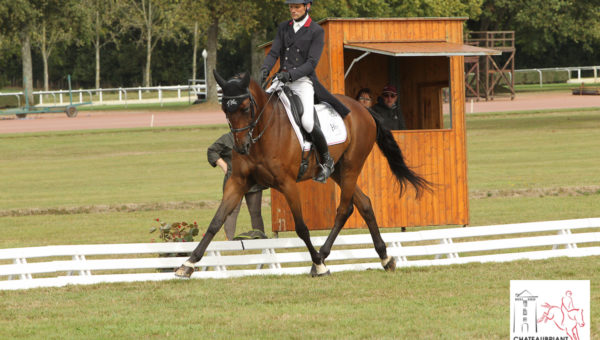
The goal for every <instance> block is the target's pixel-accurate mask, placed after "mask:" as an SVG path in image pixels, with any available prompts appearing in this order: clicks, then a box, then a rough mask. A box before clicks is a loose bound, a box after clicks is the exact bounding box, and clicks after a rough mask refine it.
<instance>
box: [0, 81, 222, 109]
mask: <svg viewBox="0 0 600 340" xmlns="http://www.w3.org/2000/svg"><path fill="white" fill-rule="evenodd" d="M217 91H218V96H219V98H220V97H221V91H220V88H219V87H218V86H217ZM167 92H172V93H175V92H176V95H169V96H165V95H164V94H165V93H167ZM71 93H72V95H73V103H84V102H86V103H88V102H91V104H92V105H114V104H117V105H127V104H137V103H161V104H162V103H165V102H173V101H188V102H194V101H195V100H196V99H198V98H199V97H200V96H203V98H206V85H205V84H204V83H194V84H189V85H171V86H151V87H141V86H140V87H117V88H104V89H102V88H101V89H79V90H72V91H71ZM132 94H134V95H133V96H134V98H132ZM33 95H34V96H35V97H36V98H38V103H37V105H39V106H52V105H65V103H66V102H68V101H69V90H53V91H34V92H33ZM107 95H109V96H110V97H111V99H108V100H106V99H105V97H106V96H107ZM0 96H10V97H12V96H15V97H16V98H17V105H18V107H21V104H22V98H23V96H24V94H23V92H11V93H0ZM115 96H116V97H117V98H116V99H115V98H112V97H115ZM48 98H52V99H51V100H50V102H49V101H48Z"/></svg>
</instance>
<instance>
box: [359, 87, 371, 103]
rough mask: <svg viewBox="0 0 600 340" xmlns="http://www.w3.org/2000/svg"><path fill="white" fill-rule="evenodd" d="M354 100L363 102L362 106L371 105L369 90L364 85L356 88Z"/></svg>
mask: <svg viewBox="0 0 600 340" xmlns="http://www.w3.org/2000/svg"><path fill="white" fill-rule="evenodd" d="M356 100H357V101H358V102H359V103H361V104H363V106H364V107H366V108H370V107H371V105H373V104H372V100H371V90H370V89H369V88H366V87H365V88H362V89H360V90H358V93H357V94H356Z"/></svg>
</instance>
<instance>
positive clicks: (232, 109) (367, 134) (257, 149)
mask: <svg viewBox="0 0 600 340" xmlns="http://www.w3.org/2000/svg"><path fill="white" fill-rule="evenodd" d="M214 76H215V79H216V81H217V83H218V84H219V85H220V86H221V88H222V90H223V97H222V109H223V111H224V113H225V115H226V118H227V121H228V124H229V127H230V130H231V132H232V133H233V136H234V147H233V148H234V151H235V152H234V153H233V156H232V174H231V177H230V178H229V179H228V180H227V183H226V185H225V189H224V192H223V199H222V201H221V204H220V205H219V208H218V209H217V212H216V213H215V216H214V217H213V219H212V221H211V222H210V225H209V226H208V229H207V231H206V233H205V234H204V236H203V237H202V240H201V241H200V243H199V244H198V246H197V247H196V248H195V249H194V251H193V252H192V254H191V256H190V258H189V259H188V260H187V261H186V262H185V263H184V264H182V265H181V267H179V268H178V269H177V270H176V271H175V275H176V276H178V277H184V278H189V277H190V276H191V275H192V273H193V272H194V267H195V264H196V263H197V262H199V261H200V260H201V259H202V256H203V255H204V252H205V250H206V248H207V247H208V245H209V243H210V242H211V240H212V239H213V237H214V236H215V234H216V233H217V232H218V231H219V229H220V228H221V226H222V225H223V223H224V221H225V217H226V216H228V215H229V213H230V212H231V211H232V210H233V209H234V208H235V207H236V206H237V204H238V203H239V202H240V200H241V199H242V196H243V194H244V193H245V192H247V190H248V189H249V188H250V187H252V186H253V185H254V184H260V185H263V186H266V187H270V188H274V189H276V190H278V191H280V192H281V193H282V194H283V195H284V196H285V198H286V201H287V203H288V205H289V207H290V210H291V212H292V215H293V219H294V224H295V230H296V234H297V235H298V237H300V238H301V239H302V240H303V241H304V243H305V244H306V247H307V248H308V251H309V253H310V256H311V259H312V262H313V265H312V268H311V275H312V276H322V275H329V270H328V269H327V267H326V266H325V262H324V261H325V259H326V258H327V256H329V253H330V251H331V247H332V246H333V243H334V241H335V239H336V237H337V236H338V234H339V232H340V230H341V229H342V227H343V226H344V224H345V223H346V220H347V219H348V218H349V217H350V215H351V214H352V212H353V209H354V208H353V205H355V206H356V207H357V208H358V211H359V213H360V214H361V216H362V217H363V219H364V220H365V222H366V223H367V226H368V228H369V232H370V233H371V237H372V238H373V244H374V246H375V250H376V251H377V254H378V255H379V258H380V259H381V263H382V266H383V267H384V269H385V270H386V271H393V270H395V268H396V261H395V260H394V258H393V257H391V256H388V255H387V252H386V245H385V243H384V241H383V239H382V238H381V234H380V233H379V227H378V225H377V221H376V220H375V214H374V212H373V208H372V206H371V201H370V199H369V198H368V197H367V196H366V195H365V194H364V193H363V192H362V191H361V190H360V188H359V187H358V186H357V185H356V182H357V179H358V176H359V174H360V172H361V170H362V168H363V164H364V163H365V160H366V159H367V156H368V155H369V153H370V152H371V149H372V148H373V145H374V144H375V142H377V145H378V146H379V148H380V149H381V151H382V153H383V154H384V156H385V157H386V158H387V161H388V165H389V167H390V169H391V170H392V173H393V174H394V177H395V178H396V180H397V181H398V183H399V186H400V195H401V194H402V192H403V190H404V189H405V187H406V185H407V184H408V183H410V184H411V185H412V186H414V188H415V190H416V193H417V196H418V195H419V193H420V192H421V191H422V190H423V189H429V187H430V186H429V182H428V181H427V180H425V179H424V178H422V177H420V176H419V175H418V174H416V173H415V172H413V171H412V170H411V169H410V168H409V167H408V166H407V165H406V163H405V162H404V157H403V156H402V152H401V150H400V148H399V146H398V144H397V143H396V141H395V140H394V138H393V136H392V134H391V132H390V131H388V130H386V129H385V128H384V127H383V126H382V125H381V122H379V121H377V120H376V119H375V118H374V117H373V116H372V115H371V114H370V113H369V111H368V110H367V109H366V108H365V107H364V106H362V105H361V104H360V103H358V102H357V101H355V100H354V99H352V98H350V97H346V96H342V95H336V97H337V98H338V99H339V100H340V101H341V102H342V103H343V104H344V105H345V106H346V107H347V108H348V109H350V113H348V114H347V115H346V116H345V117H344V124H345V125H346V129H347V131H348V134H347V135H348V136H347V139H346V141H345V142H343V143H341V144H337V145H332V146H330V147H329V151H330V154H331V156H332V157H333V158H334V160H335V170H334V172H333V174H332V175H331V178H332V179H333V180H334V181H335V182H336V183H337V184H338V185H339V187H340V190H341V194H340V204H339V206H338V207H337V211H336V216H335V221H334V225H333V228H332V230H331V232H330V234H329V236H328V238H327V240H326V241H325V243H324V244H323V246H322V247H321V248H320V249H319V251H317V250H316V249H315V247H314V246H313V245H312V243H311V240H310V233H309V230H308V227H307V226H306V224H305V223H304V219H303V217H302V209H301V205H300V193H299V191H298V187H297V184H296V182H297V180H298V181H304V180H308V179H311V178H313V177H314V176H315V175H316V174H317V173H318V166H319V165H318V163H317V161H316V155H314V151H310V152H311V154H310V157H309V165H308V169H307V171H306V172H305V173H304V175H303V176H301V178H299V179H298V178H297V177H298V173H299V168H300V162H301V159H302V147H301V146H300V144H299V142H298V138H297V137H296V135H295V133H294V131H293V128H292V125H291V123H290V121H289V119H288V116H287V114H286V113H285V111H284V110H285V108H284V106H283V104H282V103H281V101H279V100H277V99H278V96H277V94H275V91H274V92H272V93H271V94H269V93H267V92H265V91H264V90H263V88H262V87H261V86H260V85H259V84H258V83H256V82H255V81H254V80H252V81H251V80H250V76H249V74H248V73H245V74H244V75H243V76H240V75H238V76H235V77H233V78H231V79H229V80H228V81H226V80H225V79H223V78H222V77H221V76H220V75H219V74H218V73H217V71H216V70H214ZM305 114H311V113H305ZM304 199H307V198H306V197H305V198H304Z"/></svg>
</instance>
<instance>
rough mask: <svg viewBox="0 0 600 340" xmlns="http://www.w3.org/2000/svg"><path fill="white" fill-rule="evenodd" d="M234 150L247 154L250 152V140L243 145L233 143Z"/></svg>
mask: <svg viewBox="0 0 600 340" xmlns="http://www.w3.org/2000/svg"><path fill="white" fill-rule="evenodd" d="M233 150H235V152H237V153H239V154H240V155H247V154H248V153H249V152H250V142H244V143H242V146H241V147H240V146H238V145H237V144H235V145H233Z"/></svg>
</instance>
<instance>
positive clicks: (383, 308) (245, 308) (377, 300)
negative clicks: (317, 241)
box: [0, 110, 600, 339]
mask: <svg viewBox="0 0 600 340" xmlns="http://www.w3.org/2000/svg"><path fill="white" fill-rule="evenodd" d="M467 126H468V137H467V143H468V160H469V169H468V172H469V190H470V192H471V196H472V197H473V198H472V199H471V200H470V213H471V225H490V224H503V223H518V222H527V221H541V220H559V219H569V218H585V217H598V202H600V175H599V174H598V171H597V169H598V168H600V138H598V136H600V110H572V111H568V112H565V111H559V112H547V111H546V112H541V113H535V114H533V113H513V114H487V115H473V116H469V117H467ZM226 130H227V128H226V126H209V127H182V128H177V127H175V128H160V129H131V130H99V131H82V132H53V133H27V134H10V135H0V145H1V148H0V234H1V235H2V237H0V248H9V247H25V246H42V245H52V244H82V243H130V242H148V241H150V240H151V239H152V238H153V237H155V236H154V235H153V234H149V233H148V230H149V228H150V227H151V226H153V225H155V224H156V222H154V219H155V218H160V219H162V220H165V221H175V220H179V221H181V220H186V221H190V222H193V221H197V222H198V223H199V224H200V225H201V226H202V227H205V226H206V225H207V224H208V222H209V221H210V219H211V218H212V216H213V214H214V211H215V205H216V204H218V200H219V199H220V197H221V184H222V173H221V172H220V170H217V169H214V168H211V167H210V166H209V165H208V164H207V162H206V156H205V153H206V147H207V146H208V145H210V143H212V141H213V140H215V139H216V138H217V137H218V136H220V135H221V134H222V133H224V132H225V131H226ZM265 193H267V192H265ZM267 197H268V194H267ZM269 211H270V208H269V206H264V209H263V216H264V217H265V222H266V223H265V224H266V228H267V229H269V227H270V212H269ZM247 229H249V217H248V215H247V211H245V209H242V212H241V214H240V219H239V222H238V231H245V230H247ZM386 231H395V230H386ZM201 232H202V231H201ZM354 232H365V231H364V230H359V231H354V230H353V231H342V234H348V233H354ZM325 233H326V231H321V232H313V233H312V235H323V234H325ZM282 236H283V237H294V236H295V235H293V234H284V235H282ZM216 239H217V240H223V239H224V236H223V233H222V232H220V233H219V234H218V235H217V237H216ZM598 260H600V258H598V257H588V258H576V259H568V258H560V259H551V260H545V261H520V262H513V263H505V264H469V265H460V266H449V267H434V268H404V269H400V270H398V271H397V272H396V273H393V274H386V273H383V272H382V271H365V272H348V273H337V274H335V275H333V276H332V277H329V278H324V279H319V280H314V279H311V278H308V277H305V276H283V277H246V278H239V279H227V280H192V281H169V282H158V283H153V282H146V283H130V284H101V285H93V286H74V287H65V288H49V289H34V290H28V291H10V292H8V291H0V338H40V337H43V338H55V339H59V338H60V339H76V338H77V339H80V338H100V339H104V338H177V339H197V338H221V339H230V338H235V339H237V338H241V339H255V338H266V339H281V338H292V339H305V338H344V339H346V338H357V339H358V338H361V339H363V338H367V339H408V338H413V339H440V338H444V339H464V338H472V339H482V338H486V339H506V338H507V336H508V331H509V318H508V314H509V308H510V304H509V284H510V280H518V279H529V280H532V279H540V280H542V279H544V280H546V279H551V280H557V279H585V280H590V281H591V296H592V301H591V306H592V310H591V313H592V315H591V322H590V327H591V330H592V332H591V333H592V338H597V337H599V336H600V321H599V320H600V315H599V309H598V308H597V306H598V305H599V303H600V294H599V293H598V292H600V283H599V282H600V272H599V271H598V270H594V269H593V268H597V263H598Z"/></svg>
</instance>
